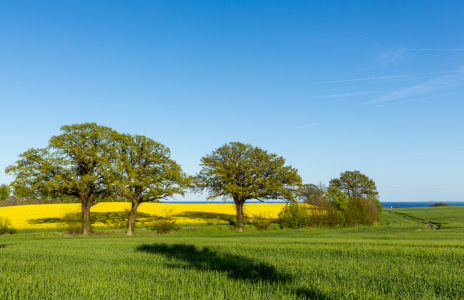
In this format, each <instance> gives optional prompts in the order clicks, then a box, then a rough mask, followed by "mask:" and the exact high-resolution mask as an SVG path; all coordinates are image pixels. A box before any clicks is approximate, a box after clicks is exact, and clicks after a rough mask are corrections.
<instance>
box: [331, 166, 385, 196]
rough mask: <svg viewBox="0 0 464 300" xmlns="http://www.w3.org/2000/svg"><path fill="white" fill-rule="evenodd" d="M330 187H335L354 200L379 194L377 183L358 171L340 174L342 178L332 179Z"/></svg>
mask: <svg viewBox="0 0 464 300" xmlns="http://www.w3.org/2000/svg"><path fill="white" fill-rule="evenodd" d="M329 186H330V187H335V188H337V189H339V190H341V191H343V192H345V193H346V194H347V195H348V196H349V197H353V198H354V197H363V196H364V197H366V196H367V195H373V196H375V195H378V194H379V192H377V187H376V186H375V182H374V181H373V180H372V179H370V178H369V177H367V176H366V175H364V174H361V172H359V171H356V170H355V171H346V172H343V173H340V178H334V179H331V180H330V182H329Z"/></svg>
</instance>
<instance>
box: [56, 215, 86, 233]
mask: <svg viewBox="0 0 464 300" xmlns="http://www.w3.org/2000/svg"><path fill="white" fill-rule="evenodd" d="M61 222H62V225H61V226H60V228H61V229H64V230H65V231H66V232H67V233H69V234H81V233H82V213H81V212H71V211H66V212H65V213H64V214H63V217H61Z"/></svg>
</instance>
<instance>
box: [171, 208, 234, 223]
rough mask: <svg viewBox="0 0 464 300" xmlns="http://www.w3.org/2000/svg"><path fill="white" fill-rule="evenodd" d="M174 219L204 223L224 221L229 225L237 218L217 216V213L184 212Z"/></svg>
mask: <svg viewBox="0 0 464 300" xmlns="http://www.w3.org/2000/svg"><path fill="white" fill-rule="evenodd" d="M175 217H178V218H187V219H194V220H198V219H201V220H203V221H206V222H214V221H216V222H217V221H226V222H227V223H229V224H232V223H233V222H234V221H235V219H236V218H237V216H236V215H230V214H219V213H212V212H201V211H184V212H181V213H178V214H176V215H175Z"/></svg>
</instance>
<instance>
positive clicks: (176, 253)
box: [137, 244, 292, 282]
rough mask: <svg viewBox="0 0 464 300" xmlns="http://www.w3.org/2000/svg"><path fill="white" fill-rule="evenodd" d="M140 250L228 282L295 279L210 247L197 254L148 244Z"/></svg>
mask: <svg viewBox="0 0 464 300" xmlns="http://www.w3.org/2000/svg"><path fill="white" fill-rule="evenodd" d="M137 250H138V251H141V252H147V253H152V254H162V255H164V256H166V257H170V258H176V259H179V260H183V261H184V262H186V263H188V267H190V268H195V269H197V270H204V271H212V270H214V271H220V272H227V276H228V277H229V278H233V279H236V280H248V281H258V280H265V281H271V282H288V281H291V279H292V278H291V276H290V275H287V274H284V273H282V272H279V271H277V269H276V268H275V267H274V266H271V265H269V264H266V263H259V262H256V261H255V260H252V259H250V258H248V257H245V256H241V255H234V254H228V253H218V252H215V251H212V250H210V249H209V248H207V247H204V248H203V249H202V250H198V249H197V248H196V247H195V246H192V245H182V244H174V245H166V244H154V245H147V244H145V245H141V246H139V247H137ZM174 267H182V266H181V265H179V266H174Z"/></svg>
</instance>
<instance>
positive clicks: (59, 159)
mask: <svg viewBox="0 0 464 300" xmlns="http://www.w3.org/2000/svg"><path fill="white" fill-rule="evenodd" d="M61 131H63V133H62V134H61V135H58V136H53V137H52V138H51V139H50V141H49V143H48V147H47V148H44V149H34V148H31V149H29V150H28V151H26V152H24V153H22V154H21V155H19V157H20V158H21V159H20V160H18V161H17V162H16V163H15V164H13V165H11V166H8V167H7V168H6V170H5V171H6V173H7V174H13V175H15V176H16V177H15V180H14V181H13V183H12V186H13V188H14V190H15V193H17V195H18V196H20V197H21V196H24V195H26V196H27V195H36V194H37V195H41V196H42V197H45V196H47V195H49V194H54V195H63V194H66V195H72V196H76V197H78V198H79V200H80V202H81V204H82V226H83V230H82V232H83V234H84V235H88V234H89V232H90V229H91V228H90V208H91V207H92V206H93V205H96V204H97V203H98V202H100V201H101V200H102V199H104V198H105V197H108V196H110V195H111V194H112V192H113V182H114V180H115V177H116V176H115V175H116V173H115V170H114V163H115V160H116V158H117V157H116V149H115V139H114V137H115V136H116V134H117V133H116V132H115V131H114V130H112V129H111V128H109V127H104V126H99V125H97V124H95V123H84V124H75V125H70V126H63V127H61Z"/></svg>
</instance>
